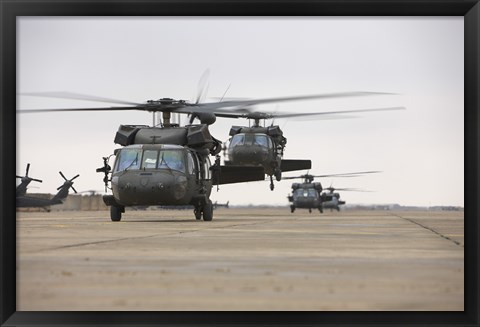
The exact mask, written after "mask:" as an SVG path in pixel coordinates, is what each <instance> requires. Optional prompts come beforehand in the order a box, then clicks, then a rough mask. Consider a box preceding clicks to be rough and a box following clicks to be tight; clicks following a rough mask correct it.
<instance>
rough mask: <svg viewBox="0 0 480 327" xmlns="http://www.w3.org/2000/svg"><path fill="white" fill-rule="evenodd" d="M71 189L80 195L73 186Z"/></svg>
mask: <svg viewBox="0 0 480 327" xmlns="http://www.w3.org/2000/svg"><path fill="white" fill-rule="evenodd" d="M70 187H71V188H72V190H73V192H75V193H78V192H77V190H76V189H75V188H74V187H73V186H70Z"/></svg>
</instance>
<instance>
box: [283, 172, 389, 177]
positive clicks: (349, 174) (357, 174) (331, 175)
mask: <svg viewBox="0 0 480 327" xmlns="http://www.w3.org/2000/svg"><path fill="white" fill-rule="evenodd" d="M381 172H382V171H379V170H374V171H359V172H356V173H342V174H328V175H312V177H357V176H360V175H364V174H376V173H381ZM302 177H303V176H302ZM282 179H283V178H282Z"/></svg>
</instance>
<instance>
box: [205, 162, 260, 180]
mask: <svg viewBox="0 0 480 327" xmlns="http://www.w3.org/2000/svg"><path fill="white" fill-rule="evenodd" d="M263 180H265V170H264V169H263V167H248V166H231V165H229V166H220V167H218V171H215V170H214V171H213V172H212V181H213V185H221V184H232V183H243V182H254V181H263Z"/></svg>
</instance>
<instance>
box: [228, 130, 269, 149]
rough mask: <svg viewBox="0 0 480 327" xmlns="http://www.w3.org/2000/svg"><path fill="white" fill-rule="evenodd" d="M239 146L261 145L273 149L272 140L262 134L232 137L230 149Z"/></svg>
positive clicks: (241, 134) (242, 134)
mask: <svg viewBox="0 0 480 327" xmlns="http://www.w3.org/2000/svg"><path fill="white" fill-rule="evenodd" d="M237 145H259V146H262V147H265V148H271V147H273V144H272V141H271V140H270V138H269V137H268V136H267V135H265V134H261V133H255V134H244V133H240V134H236V135H234V136H233V137H232V140H231V141H230V147H232V148H233V147H235V146H237Z"/></svg>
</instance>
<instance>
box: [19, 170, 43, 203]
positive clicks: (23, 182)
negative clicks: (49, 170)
mask: <svg viewBox="0 0 480 327" xmlns="http://www.w3.org/2000/svg"><path fill="white" fill-rule="evenodd" d="M29 170H30V164H29V163H28V164H27V169H26V171H25V176H18V175H16V178H20V184H19V185H18V186H17V189H16V194H17V197H19V196H22V195H25V193H27V186H28V184H30V182H39V183H42V180H40V179H36V178H31V177H29V176H28V171H29Z"/></svg>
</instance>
